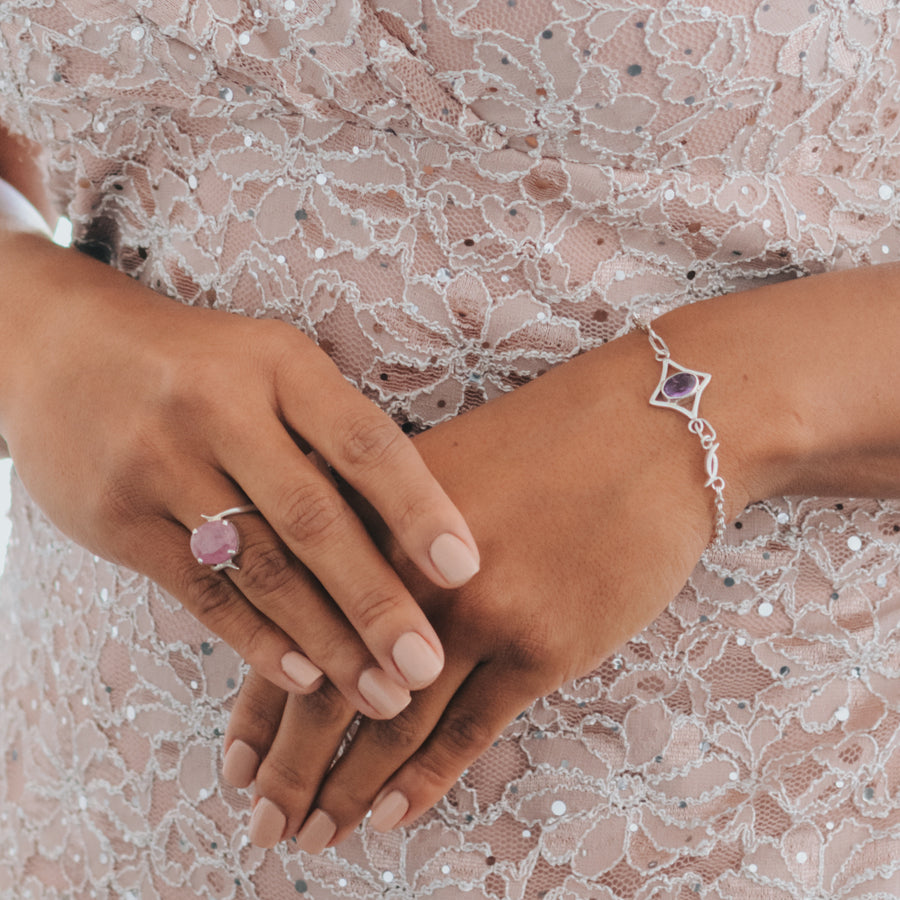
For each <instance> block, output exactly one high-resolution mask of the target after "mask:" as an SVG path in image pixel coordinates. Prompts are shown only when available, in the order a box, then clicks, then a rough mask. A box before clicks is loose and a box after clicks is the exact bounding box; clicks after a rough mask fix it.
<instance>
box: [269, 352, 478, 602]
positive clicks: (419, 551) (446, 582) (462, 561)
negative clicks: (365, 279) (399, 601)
mask: <svg viewBox="0 0 900 900" xmlns="http://www.w3.org/2000/svg"><path fill="white" fill-rule="evenodd" d="M310 366H311V367H312V370H311V369H310ZM310 383H313V384H315V385H316V390H314V391H310V390H309V389H308V385H309V384H310ZM276 391H277V400H278V404H279V408H280V409H281V410H282V411H283V412H284V414H285V416H286V417H287V420H288V423H289V424H290V425H291V427H293V428H294V429H295V430H296V431H297V433H298V434H301V435H302V436H303V437H304V439H305V440H307V441H308V442H309V443H310V444H311V445H312V446H314V447H315V448H316V450H318V452H319V453H321V454H322V456H324V457H325V459H327V460H328V462H329V463H330V464H331V465H332V466H333V467H334V468H335V469H336V470H337V471H338V472H339V473H340V474H341V476H342V477H343V478H344V479H345V480H346V481H347V482H348V483H349V484H351V485H352V486H353V487H354V488H355V489H356V490H357V491H359V493H360V494H361V495H362V496H363V497H365V498H366V499H367V500H368V501H369V503H371V504H372V506H373V507H375V509H376V510H378V513H379V514H380V515H381V517H382V519H384V522H385V524H386V525H387V527H388V529H389V530H390V532H391V534H392V535H393V536H394V537H395V538H396V539H397V541H398V542H399V543H400V546H401V547H402V548H403V550H404V552H405V553H406V554H407V556H409V558H410V559H411V560H412V561H413V562H414V563H415V564H416V565H417V566H418V567H419V569H420V570H421V571H422V572H423V573H424V574H425V575H426V576H428V578H430V579H431V580H432V581H433V582H434V583H435V584H437V585H438V586H439V587H459V586H460V585H462V584H465V583H466V582H467V581H468V580H469V579H470V578H471V577H472V576H473V575H474V574H475V573H476V572H477V571H478V568H479V564H480V562H479V555H478V547H477V545H476V543H475V539H474V538H473V537H472V533H471V531H470V530H469V527H468V525H466V521H465V519H464V518H463V516H462V514H461V513H460V511H459V510H458V509H457V508H456V506H455V505H454V503H453V502H452V501H451V500H450V498H449V497H448V496H447V494H446V492H445V491H444V489H443V488H442V487H441V486H440V484H439V483H438V481H437V479H436V478H435V477H434V476H433V475H432V474H431V472H430V471H429V469H428V467H427V466H426V464H425V461H424V460H423V459H422V457H421V456H420V455H419V452H418V451H417V450H416V448H415V447H414V446H413V443H412V441H411V440H410V439H409V438H408V437H407V436H406V435H405V434H404V433H403V431H402V430H401V429H400V428H399V427H398V426H397V424H396V423H395V422H393V421H392V420H391V418H390V417H389V416H388V415H387V414H386V413H384V412H383V411H382V410H380V409H379V408H378V407H377V406H376V405H375V404H374V403H372V402H371V401H370V400H368V399H367V398H366V397H364V396H362V394H360V393H359V392H358V391H357V390H355V389H354V388H353V387H352V386H351V385H350V384H348V382H347V381H346V379H345V378H344V377H343V376H342V375H341V374H340V372H339V371H338V370H337V368H336V367H335V366H334V364H333V363H332V362H331V360H330V359H328V357H326V356H324V355H319V354H315V355H314V358H312V359H310V360H307V359H304V363H303V365H302V366H300V365H298V364H297V360H296V359H288V360H287V361H286V363H285V365H284V366H283V367H282V368H281V369H280V370H279V378H278V380H277V382H276Z"/></svg>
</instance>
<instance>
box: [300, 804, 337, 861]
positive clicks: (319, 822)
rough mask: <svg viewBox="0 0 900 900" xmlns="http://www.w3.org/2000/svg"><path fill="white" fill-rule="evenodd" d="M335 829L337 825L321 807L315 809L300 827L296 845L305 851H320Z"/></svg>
mask: <svg viewBox="0 0 900 900" xmlns="http://www.w3.org/2000/svg"><path fill="white" fill-rule="evenodd" d="M336 831H337V825H335V824H334V822H332V821H331V817H330V816H329V815H328V814H327V813H323V812H322V810H321V809H317V810H315V811H314V812H313V814H312V815H311V816H310V817H309V818H308V819H307V820H306V824H305V825H304V826H303V827H302V828H301V829H300V833H299V834H298V835H297V846H298V847H299V848H300V849H301V850H305V851H306V852H307V853H321V852H322V851H323V850H324V849H325V848H326V847H327V846H328V842H329V841H330V840H331V839H332V838H333V837H334V833H335V832H336Z"/></svg>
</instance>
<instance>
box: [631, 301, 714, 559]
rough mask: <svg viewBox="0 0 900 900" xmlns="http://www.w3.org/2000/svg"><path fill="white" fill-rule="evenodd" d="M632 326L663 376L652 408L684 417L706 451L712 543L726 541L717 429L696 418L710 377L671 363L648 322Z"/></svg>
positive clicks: (643, 320)
mask: <svg viewBox="0 0 900 900" xmlns="http://www.w3.org/2000/svg"><path fill="white" fill-rule="evenodd" d="M634 322H635V324H636V325H637V327H638V328H639V329H640V330H641V331H643V332H644V333H645V334H646V335H647V338H648V340H649V341H650V346H651V347H652V348H653V353H654V355H655V357H656V361H657V362H659V363H661V364H662V375H661V376H660V379H659V383H658V384H657V386H656V390H655V391H654V392H653V395H652V396H651V397H650V403H651V405H652V406H662V407H667V408H669V409H675V410H677V411H678V412H681V413H684V415H686V416H687V417H688V419H689V421H688V431H690V432H691V433H692V434H696V435H697V437H698V438H699V439H700V445H701V447H703V449H704V450H705V451H706V460H705V465H706V483H705V485H704V487H709V488H712V489H713V491H714V492H715V507H716V524H715V531H714V533H713V541H714V542H715V543H719V542H721V541H722V539H723V538H724V537H725V479H724V478H723V477H722V476H721V475H720V474H719V457H718V455H717V451H718V449H719V443H718V437H717V435H716V429H715V428H713V426H712V424H710V422H709V421H708V420H707V419H704V418H703V417H702V416H700V415H699V408H700V397H701V395H702V393H703V391H704V389H705V388H706V386H707V385H708V384H709V383H710V381H712V375H710V374H709V373H708V372H700V371H698V370H697V369H688V368H687V367H685V366H682V365H680V364H678V363H676V362H675V361H674V360H673V359H672V354H671V352H670V351H669V346H668V344H666V342H665V341H664V340H663V339H662V337H661V336H660V335H659V334H658V333H657V332H656V331H655V330H654V328H653V326H652V325H651V324H650V320H649V319H646V318H642V317H639V316H635V317H634Z"/></svg>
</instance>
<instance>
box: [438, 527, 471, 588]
mask: <svg viewBox="0 0 900 900" xmlns="http://www.w3.org/2000/svg"><path fill="white" fill-rule="evenodd" d="M428 554H429V556H430V557H431V562H432V563H433V564H434V567H435V568H436V569H437V570H438V572H440V573H441V575H443V576H444V578H445V579H446V580H447V582H448V583H449V584H450V585H451V586H452V587H459V585H461V584H465V583H466V582H467V581H468V580H469V579H470V578H471V577H472V576H473V575H474V574H475V573H476V572H477V571H478V568H479V566H478V560H477V559H476V557H475V555H474V554H473V553H472V551H471V550H470V549H469V548H468V547H467V546H466V544H464V543H463V542H462V541H461V540H460V539H459V538H458V537H457V536H456V535H455V534H450V533H449V532H448V533H447V534H440V535H438V536H437V537H436V538H435V539H434V542H433V543H432V545H431V549H430V550H429V551H428Z"/></svg>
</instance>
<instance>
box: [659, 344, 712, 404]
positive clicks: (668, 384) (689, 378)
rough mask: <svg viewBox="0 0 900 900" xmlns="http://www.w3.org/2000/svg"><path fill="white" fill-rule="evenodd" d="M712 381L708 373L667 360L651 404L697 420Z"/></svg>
mask: <svg viewBox="0 0 900 900" xmlns="http://www.w3.org/2000/svg"><path fill="white" fill-rule="evenodd" d="M710 381H712V375H710V374H709V373H708V372H698V371H697V370H696V369H688V368H685V367H684V366H680V365H678V363H677V362H673V361H672V360H671V359H669V358H666V359H664V360H662V375H661V376H660V379H659V384H657V386H656V390H655V391H654V392H653V396H652V397H651V398H650V403H651V404H652V405H653V406H663V407H667V408H669V409H677V410H678V411H679V412H682V413H684V414H685V415H686V416H687V417H688V418H689V419H696V418H697V414H698V410H699V408H700V397H701V395H702V394H703V391H704V389H705V388H706V386H707V385H708V384H709V383H710Z"/></svg>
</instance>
